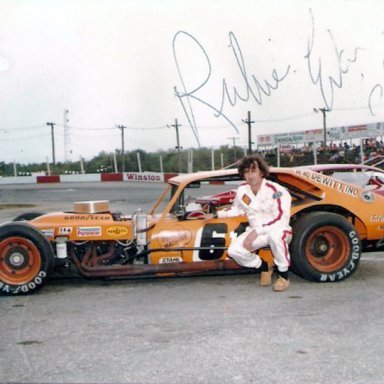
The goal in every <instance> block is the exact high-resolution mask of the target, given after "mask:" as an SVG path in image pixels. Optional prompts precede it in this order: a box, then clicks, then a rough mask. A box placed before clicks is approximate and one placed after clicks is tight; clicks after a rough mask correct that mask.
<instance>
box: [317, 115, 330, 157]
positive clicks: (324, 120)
mask: <svg viewBox="0 0 384 384" xmlns="http://www.w3.org/2000/svg"><path fill="white" fill-rule="evenodd" d="M313 110H314V111H315V112H316V113H318V112H319V111H320V112H321V113H322V114H323V131H324V132H323V133H324V140H323V145H324V148H323V149H324V154H323V157H324V164H325V163H326V162H327V112H329V111H330V110H329V109H328V108H313Z"/></svg>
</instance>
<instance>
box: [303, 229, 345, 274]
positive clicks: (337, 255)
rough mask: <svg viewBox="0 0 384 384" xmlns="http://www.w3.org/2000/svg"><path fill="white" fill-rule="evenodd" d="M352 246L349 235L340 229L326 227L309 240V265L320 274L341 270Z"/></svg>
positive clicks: (313, 234)
mask: <svg viewBox="0 0 384 384" xmlns="http://www.w3.org/2000/svg"><path fill="white" fill-rule="evenodd" d="M350 253H351V245H350V242H349V240H348V237H347V235H346V234H345V232H344V231H342V230H341V229H339V228H336V227H331V226H324V227H320V228H318V229H316V230H315V231H314V232H313V233H312V234H311V235H310V236H309V238H308V241H307V243H306V246H305V254H306V256H307V259H308V262H309V264H310V265H311V266H312V267H313V268H315V269H317V270H318V271H320V272H325V273H330V272H336V271H337V270H339V269H340V268H341V267H342V266H343V265H344V264H345V262H346V261H347V260H348V258H349V255H350Z"/></svg>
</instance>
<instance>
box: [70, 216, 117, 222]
mask: <svg viewBox="0 0 384 384" xmlns="http://www.w3.org/2000/svg"><path fill="white" fill-rule="evenodd" d="M64 220H74V221H76V220H83V221H98V220H111V216H108V215H66V216H64Z"/></svg>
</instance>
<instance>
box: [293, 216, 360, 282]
mask: <svg viewBox="0 0 384 384" xmlns="http://www.w3.org/2000/svg"><path fill="white" fill-rule="evenodd" d="M290 249H291V255H292V269H293V271H294V272H295V273H297V274H298V275H299V276H301V277H303V278H305V279H307V280H311V281H318V282H325V281H340V280H343V279H345V278H346V277H348V276H350V275H351V274H352V273H353V272H354V271H355V270H356V268H357V266H358V263H359V260H360V256H361V250H362V247H361V242H360V239H359V236H358V234H357V232H356V230H355V228H354V226H353V225H352V224H351V223H350V222H349V221H348V220H346V219H345V218H344V217H343V216H341V215H337V214H335V213H328V212H312V213H309V214H307V215H305V216H303V217H302V218H300V219H299V220H298V221H297V223H296V224H295V225H294V228H293V239H292V242H291V245H290Z"/></svg>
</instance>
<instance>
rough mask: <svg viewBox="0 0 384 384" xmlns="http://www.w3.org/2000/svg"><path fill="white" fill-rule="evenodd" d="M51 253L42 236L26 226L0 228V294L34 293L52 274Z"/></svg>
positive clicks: (5, 225) (23, 224)
mask: <svg viewBox="0 0 384 384" xmlns="http://www.w3.org/2000/svg"><path fill="white" fill-rule="evenodd" d="M53 263H54V252H53V249H52V246H51V244H50V243H49V241H48V240H47V239H46V238H45V237H44V235H43V234H42V233H41V232H40V231H38V230H37V229H36V228H33V227H32V226H30V225H29V224H27V223H17V224H16V223H8V224H4V225H3V226H1V227H0V294H3V295H18V294H26V293H32V292H35V291H37V290H38V289H39V288H40V287H41V286H42V285H44V283H45V282H46V281H47V279H48V278H49V276H50V275H51V273H52V269H53Z"/></svg>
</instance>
